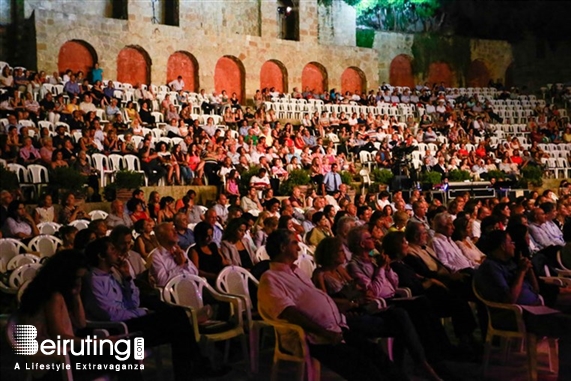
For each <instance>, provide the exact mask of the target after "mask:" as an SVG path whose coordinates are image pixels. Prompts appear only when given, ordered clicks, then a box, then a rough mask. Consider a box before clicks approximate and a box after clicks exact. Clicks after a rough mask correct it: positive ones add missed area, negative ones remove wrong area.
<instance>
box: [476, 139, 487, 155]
mask: <svg viewBox="0 0 571 381" xmlns="http://www.w3.org/2000/svg"><path fill="white" fill-rule="evenodd" d="M476 156H478V157H479V158H481V159H483V158H484V157H486V146H485V145H484V142H483V141H480V143H478V148H476Z"/></svg>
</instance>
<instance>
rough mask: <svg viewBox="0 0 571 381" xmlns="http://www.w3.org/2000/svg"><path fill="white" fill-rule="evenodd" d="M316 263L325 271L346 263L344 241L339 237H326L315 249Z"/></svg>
mask: <svg viewBox="0 0 571 381" xmlns="http://www.w3.org/2000/svg"><path fill="white" fill-rule="evenodd" d="M314 258H315V263H316V264H317V265H319V266H321V268H322V269H324V270H332V269H335V268H337V267H338V266H340V265H342V264H344V263H345V260H346V258H345V251H343V241H342V240H341V238H339V237H326V238H324V239H323V240H321V242H319V244H318V245H317V247H316V248H315V255H314Z"/></svg>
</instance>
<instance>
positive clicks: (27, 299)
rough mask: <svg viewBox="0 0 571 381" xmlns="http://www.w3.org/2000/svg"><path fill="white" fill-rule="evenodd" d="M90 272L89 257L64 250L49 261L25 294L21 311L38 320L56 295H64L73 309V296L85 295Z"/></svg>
mask: <svg viewBox="0 0 571 381" xmlns="http://www.w3.org/2000/svg"><path fill="white" fill-rule="evenodd" d="M86 270H87V264H86V262H85V257H84V256H83V255H82V254H81V253H79V252H78V251H77V250H62V251H60V252H58V253H56V254H54V255H53V256H51V257H49V258H48V259H47V260H46V262H45V264H44V265H43V266H42V268H41V269H40V271H39V272H38V274H37V275H36V276H35V277H34V279H33V280H32V281H31V282H30V284H29V286H28V287H27V288H26V290H25V291H24V294H23V295H22V300H21V302H20V307H19V311H20V312H21V313H22V314H24V315H27V316H34V315H36V314H37V313H38V312H39V311H40V310H41V309H43V307H44V306H45V303H46V302H47V301H49V300H50V299H51V298H52V296H53V295H54V294H60V295H62V296H63V299H64V301H65V302H66V304H68V308H72V295H73V294H76V293H79V292H80V291H81V279H82V278H83V276H84V275H85V273H86Z"/></svg>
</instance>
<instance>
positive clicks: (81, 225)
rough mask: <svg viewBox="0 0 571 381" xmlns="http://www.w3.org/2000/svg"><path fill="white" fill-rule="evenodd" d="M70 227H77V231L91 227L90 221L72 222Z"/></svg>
mask: <svg viewBox="0 0 571 381" xmlns="http://www.w3.org/2000/svg"><path fill="white" fill-rule="evenodd" d="M69 225H71V226H75V228H76V229H77V230H83V229H87V227H88V226H89V221H86V220H75V221H71V222H70V223H69Z"/></svg>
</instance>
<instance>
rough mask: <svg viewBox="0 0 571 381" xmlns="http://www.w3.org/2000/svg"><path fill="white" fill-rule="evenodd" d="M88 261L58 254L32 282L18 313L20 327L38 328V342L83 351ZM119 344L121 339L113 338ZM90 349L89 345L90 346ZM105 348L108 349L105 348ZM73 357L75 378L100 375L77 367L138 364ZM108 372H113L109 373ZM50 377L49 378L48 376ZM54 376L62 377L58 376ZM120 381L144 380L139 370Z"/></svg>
mask: <svg viewBox="0 0 571 381" xmlns="http://www.w3.org/2000/svg"><path fill="white" fill-rule="evenodd" d="M84 261H85V259H84V257H83V256H82V255H81V254H80V253H79V252H77V251H75V250H64V251H60V252H59V253H56V254H55V255H53V256H52V257H50V259H49V260H48V261H47V262H46V264H45V265H44V266H43V267H42V271H40V272H39V273H38V275H37V276H36V277H35V278H34V279H33V280H32V282H31V283H30V285H29V286H28V287H27V288H26V291H25V292H24V294H23V295H22V302H21V304H20V308H19V311H18V315H19V316H18V323H19V324H32V325H34V326H35V327H36V328H37V331H38V337H37V340H39V341H43V340H47V339H51V340H56V338H57V339H64V340H72V341H73V343H74V344H73V347H74V348H79V347H80V346H81V347H83V344H82V342H83V341H84V339H83V338H82V337H79V336H78V335H77V333H76V332H77V331H79V330H81V329H84V328H86V321H85V311H84V309H83V303H82V301H81V286H82V282H81V280H82V278H83V277H84V276H85V274H86V273H87V266H86V264H85V263H84ZM108 339H109V340H111V341H116V340H117V339H118V337H113V336H111V337H109V338H108ZM86 345H89V343H88V344H86ZM102 347H104V348H105V346H102ZM71 352H72V355H71V356H70V360H71V362H72V363H73V364H72V366H71V369H72V371H73V376H74V378H77V379H93V377H94V376H96V375H95V374H94V373H97V372H95V371H93V370H81V367H76V366H75V365H74V364H76V363H77V364H78V365H79V363H94V364H116V365H117V366H119V365H120V364H124V365H129V367H127V368H131V369H135V368H137V367H135V366H133V365H135V364H136V363H137V360H134V358H133V357H132V356H131V359H129V360H126V361H125V362H119V361H118V360H117V359H116V357H115V356H114V355H112V354H107V353H104V354H97V355H82V356H80V357H79V356H73V351H71ZM107 372H109V371H108V370H107ZM47 376H48V377H49V375H47ZM52 376H60V377H61V375H58V374H57V373H55V372H54V374H53V375H52ZM117 376H118V378H119V379H120V380H142V379H143V378H142V375H141V373H140V371H138V370H128V369H126V370H122V371H121V372H117Z"/></svg>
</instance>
